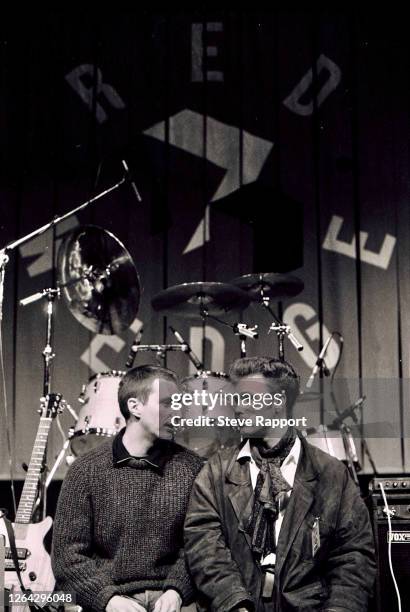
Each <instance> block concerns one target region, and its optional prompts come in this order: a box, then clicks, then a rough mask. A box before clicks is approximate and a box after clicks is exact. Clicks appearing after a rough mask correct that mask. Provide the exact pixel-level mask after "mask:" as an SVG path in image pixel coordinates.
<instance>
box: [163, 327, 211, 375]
mask: <svg viewBox="0 0 410 612" xmlns="http://www.w3.org/2000/svg"><path fill="white" fill-rule="evenodd" d="M169 329H170V330H171V331H172V333H173V334H174V336H175V338H176V339H177V340H178V342H179V345H180V346H181V350H182V351H183V352H184V353H186V354H187V357H188V359H189V360H190V362H191V363H193V364H194V367H195V369H196V371H197V373H198V374H202V372H203V371H204V364H203V363H202V361H199V359H198V356H197V355H196V353H194V351H193V350H192V348H191V346H190V345H189V344H188V342H186V341H185V340H184V339H183V337H182V336H181V334H180V333H179V331H178V330H176V329H175V328H174V327H172V325H170V326H169Z"/></svg>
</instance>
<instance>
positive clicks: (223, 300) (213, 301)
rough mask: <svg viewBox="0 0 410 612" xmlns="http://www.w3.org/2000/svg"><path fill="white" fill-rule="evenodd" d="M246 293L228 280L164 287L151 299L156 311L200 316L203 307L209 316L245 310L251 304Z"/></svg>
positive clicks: (185, 315)
mask: <svg viewBox="0 0 410 612" xmlns="http://www.w3.org/2000/svg"><path fill="white" fill-rule="evenodd" d="M249 302H250V299H249V297H248V296H247V294H246V293H245V292H244V291H242V290H241V289H239V288H238V287H234V286H233V285H229V284H228V283H205V282H195V283H182V284H181V285H174V286H173V287H169V288H168V289H164V290H163V291H160V292H159V293H157V295H156V296H155V297H154V298H153V299H152V302H151V304H152V307H153V308H154V310H159V311H161V312H169V313H173V314H177V315H180V316H184V317H200V316H201V310H202V308H205V309H206V311H207V312H208V314H210V315H214V316H217V315H222V314H224V313H225V312H227V311H230V310H242V309H243V308H246V307H247V306H248V305H249Z"/></svg>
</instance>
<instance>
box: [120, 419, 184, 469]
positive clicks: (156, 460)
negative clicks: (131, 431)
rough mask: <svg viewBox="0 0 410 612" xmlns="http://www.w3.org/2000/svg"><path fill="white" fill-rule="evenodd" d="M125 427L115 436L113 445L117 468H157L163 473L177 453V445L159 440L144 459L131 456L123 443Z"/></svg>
mask: <svg viewBox="0 0 410 612" xmlns="http://www.w3.org/2000/svg"><path fill="white" fill-rule="evenodd" d="M124 433H125V427H124V428H123V429H121V431H120V432H119V433H118V434H117V435H116V436H115V438H114V442H113V445H112V455H113V462H114V466H115V467H122V466H124V465H128V466H129V467H135V468H139V469H141V468H147V467H151V468H155V469H157V470H159V471H160V472H163V470H164V467H165V464H166V463H167V461H168V460H169V459H170V458H171V457H172V455H173V454H174V452H175V444H174V443H173V442H170V441H168V440H161V439H159V438H157V440H155V442H154V444H153V445H152V446H151V448H150V449H149V450H148V453H147V454H146V455H145V456H144V457H134V456H133V455H130V453H129V452H128V451H127V449H126V448H125V446H124V443H123V441H122V439H123V437H124Z"/></svg>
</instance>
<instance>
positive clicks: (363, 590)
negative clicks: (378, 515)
mask: <svg viewBox="0 0 410 612" xmlns="http://www.w3.org/2000/svg"><path fill="white" fill-rule="evenodd" d="M230 376H231V379H232V380H233V382H234V384H235V391H236V392H237V393H238V399H241V398H242V399H244V398H245V397H252V398H253V401H254V406H258V407H259V408H260V404H259V402H260V399H261V396H264V402H265V405H264V406H263V407H262V408H260V409H257V410H254V409H253V407H252V403H251V402H249V401H248V400H247V401H246V407H245V406H244V405H241V403H240V404H239V406H238V407H237V413H238V415H237V416H238V417H240V418H241V419H242V423H243V424H244V425H243V430H242V434H243V437H244V440H243V443H242V444H241V445H240V446H239V447H237V448H236V449H234V450H228V451H220V452H219V453H217V454H215V455H214V456H213V457H211V458H210V460H209V461H208V463H207V465H206V466H205V467H204V468H203V470H202V471H201V472H200V474H199V476H198V477H197V479H196V481H195V484H194V486H193V489H192V494H191V500H190V504H189V509H188V513H187V516H186V521H185V550H186V555H187V559H188V565H189V568H190V570H191V572H192V575H193V578H194V580H195V582H196V585H197V587H198V590H199V591H200V594H201V597H200V599H201V600H202V603H203V604H204V606H205V608H206V609H212V611H213V612H229V611H231V610H237V611H238V612H247V611H256V612H302V611H303V612H305V611H306V612H313V611H314V610H316V611H318V612H319V611H320V612H365V611H366V610H367V604H368V598H369V595H370V594H371V592H372V586H373V582H374V578H375V572H376V570H375V559H374V542H373V536H372V530H371V526H370V520H369V515H368V511H367V509H366V507H365V505H364V503H363V501H362V500H361V498H360V492H359V490H358V489H357V487H356V485H355V483H354V482H353V479H352V478H351V476H350V474H349V472H348V470H347V468H346V467H345V466H344V465H343V463H341V462H340V461H338V460H337V459H334V458H333V457H330V456H329V455H327V454H326V453H323V452H322V451H320V450H318V449H316V448H315V447H313V446H311V445H310V444H308V443H307V442H306V441H305V440H304V438H303V437H300V436H299V435H298V432H297V431H295V429H294V428H292V427H290V428H289V429H287V430H283V429H282V432H280V433H279V432H278V433H279V435H278V433H276V432H275V430H274V429H272V428H271V424H270V423H271V421H273V419H274V418H285V417H286V413H287V414H288V418H289V417H290V414H289V413H290V411H291V408H292V406H293V404H294V402H295V400H296V397H297V395H298V393H299V380H298V377H297V374H296V372H295V371H294V369H293V368H292V366H291V365H290V364H288V363H286V362H282V361H278V360H276V359H269V358H265V357H250V358H245V359H239V360H237V361H236V362H235V363H234V364H233V366H232V367H231V371H230ZM279 395H280V396H281V397H282V400H281V401H279V399H280V398H279V397H278V396H279ZM275 398H276V400H277V401H275ZM272 399H273V401H272ZM258 417H259V419H258ZM245 418H247V419H249V421H248V422H245V420H244V419H245ZM261 419H262V421H263V422H265V420H266V426H265V427H263V426H258V425H257V422H258V421H261ZM252 421H253V422H252Z"/></svg>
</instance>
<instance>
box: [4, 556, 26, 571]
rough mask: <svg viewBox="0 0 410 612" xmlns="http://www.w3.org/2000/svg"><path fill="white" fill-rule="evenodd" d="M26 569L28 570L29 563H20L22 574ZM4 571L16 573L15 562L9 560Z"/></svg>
mask: <svg viewBox="0 0 410 612" xmlns="http://www.w3.org/2000/svg"><path fill="white" fill-rule="evenodd" d="M26 568H27V563H26V562H25V561H19V569H20V572H24V571H25V569H26ZM4 569H5V571H6V572H15V571H16V568H15V567H14V563H13V561H9V560H8V559H6V561H5V563H4Z"/></svg>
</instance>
